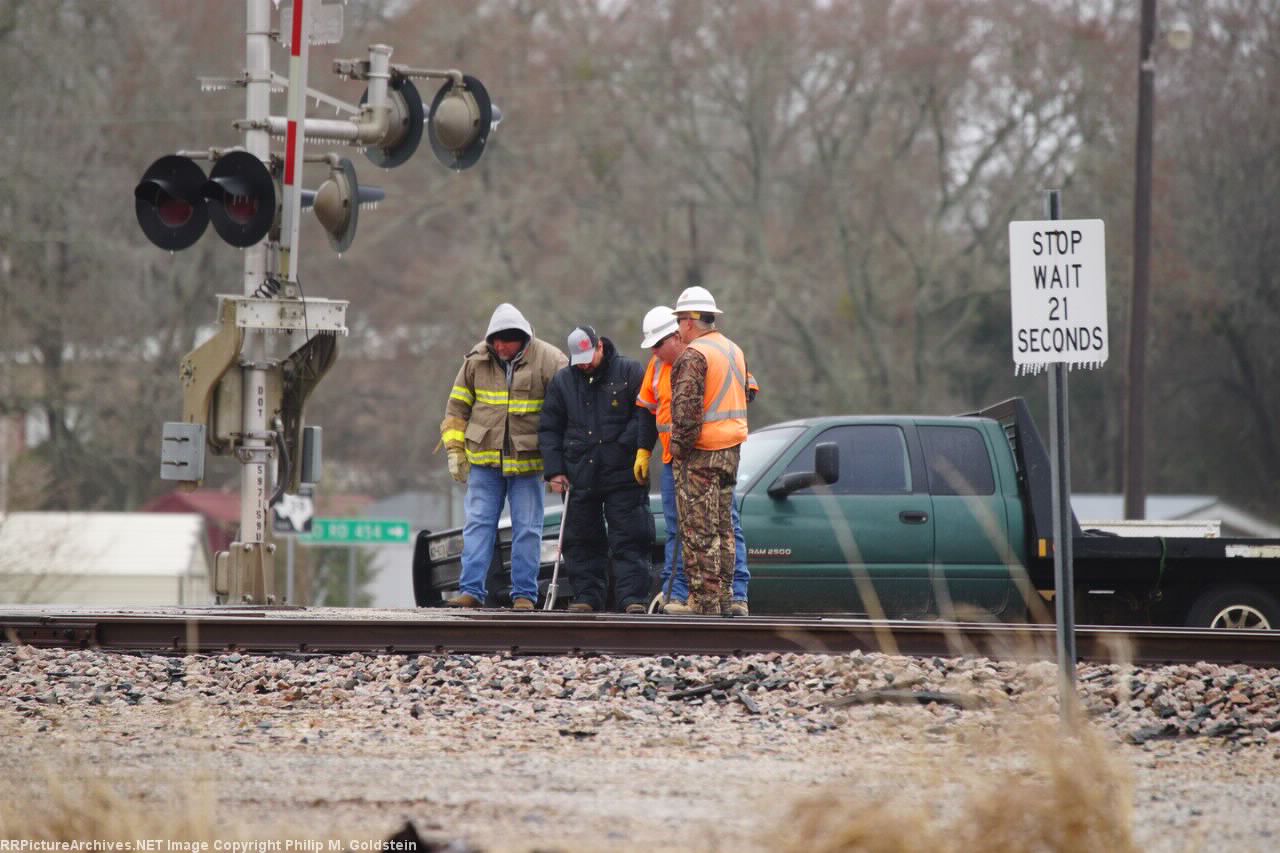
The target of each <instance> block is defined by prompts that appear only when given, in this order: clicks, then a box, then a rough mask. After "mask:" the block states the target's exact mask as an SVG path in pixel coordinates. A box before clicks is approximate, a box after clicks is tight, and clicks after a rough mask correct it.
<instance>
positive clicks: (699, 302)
mask: <svg viewBox="0 0 1280 853" xmlns="http://www.w3.org/2000/svg"><path fill="white" fill-rule="evenodd" d="M675 310H676V313H677V314H680V313H683V312H685V311H694V312H697V313H699V314H723V313H724V312H723V311H721V310H720V309H719V308H717V307H716V299H715V297H714V296H712V295H711V291H709V290H707V289H706V288H705V287H700V286H698V285H696V284H695V285H694V286H693V287H686V288H685V289H684V293H681V294H680V298H679V299H677V300H676V309H675Z"/></svg>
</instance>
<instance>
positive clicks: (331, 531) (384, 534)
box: [303, 518, 412, 545]
mask: <svg viewBox="0 0 1280 853" xmlns="http://www.w3.org/2000/svg"><path fill="white" fill-rule="evenodd" d="M411 532H412V531H411V529H410V525H409V522H407V521H395V520H387V519H384V518H315V519H312V520H311V534H310V535H309V536H304V537H303V541H304V542H308V543H311V544H317V545H390V544H394V543H398V542H408V541H409V535H410V533H411Z"/></svg>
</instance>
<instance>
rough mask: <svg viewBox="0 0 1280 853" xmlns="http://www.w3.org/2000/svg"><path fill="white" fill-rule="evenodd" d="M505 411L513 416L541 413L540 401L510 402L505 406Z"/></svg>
mask: <svg viewBox="0 0 1280 853" xmlns="http://www.w3.org/2000/svg"><path fill="white" fill-rule="evenodd" d="M507 411H508V412H510V413H511V414H513V415H532V414H534V413H535V412H541V411H542V401H541V400H512V401H511V402H510V403H508V404H507Z"/></svg>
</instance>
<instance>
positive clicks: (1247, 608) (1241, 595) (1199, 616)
mask: <svg viewBox="0 0 1280 853" xmlns="http://www.w3.org/2000/svg"><path fill="white" fill-rule="evenodd" d="M1187 627H1189V628H1235V629H1241V628H1258V629H1268V628H1280V602H1278V601H1276V598H1275V596H1273V595H1271V594H1270V593H1269V592H1267V591H1265V590H1262V589H1259V588H1258V587H1256V586H1251V585H1249V584H1226V585H1223V586H1216V587H1213V588H1212V589H1209V590H1208V591H1207V592H1205V593H1204V594H1203V595H1201V596H1200V597H1199V598H1197V599H1196V601H1195V604H1192V605H1191V610H1190V611H1188V613H1187Z"/></svg>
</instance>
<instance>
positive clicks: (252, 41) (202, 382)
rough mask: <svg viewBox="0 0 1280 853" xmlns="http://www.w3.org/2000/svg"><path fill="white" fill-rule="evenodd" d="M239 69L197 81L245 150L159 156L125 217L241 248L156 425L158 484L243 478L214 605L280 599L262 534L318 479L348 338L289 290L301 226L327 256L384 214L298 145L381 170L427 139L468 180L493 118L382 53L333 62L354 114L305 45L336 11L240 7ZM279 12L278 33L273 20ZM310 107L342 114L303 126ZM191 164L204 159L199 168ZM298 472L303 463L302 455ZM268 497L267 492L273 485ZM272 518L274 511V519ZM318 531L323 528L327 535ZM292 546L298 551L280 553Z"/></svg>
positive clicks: (156, 237) (468, 94) (250, 2)
mask: <svg viewBox="0 0 1280 853" xmlns="http://www.w3.org/2000/svg"><path fill="white" fill-rule="evenodd" d="M245 4H246V6H247V13H248V14H247V16H246V26H245V58H246V65H247V67H246V68H245V69H244V71H243V73H241V74H240V75H239V76H237V77H234V78H221V79H220V78H202V79H201V87H202V88H203V89H205V90H210V91H213V90H218V89H230V88H233V87H243V88H245V90H246V102H247V107H248V108H247V110H246V113H245V116H246V117H245V118H243V119H239V120H237V121H235V122H233V124H232V126H233V127H234V128H235V129H236V130H238V131H242V132H243V133H244V144H243V146H242V147H241V146H235V147H228V148H223V149H218V148H210V149H207V150H204V151H195V152H182V151H179V152H176V153H173V154H167V155H165V156H163V157H161V158H160V159H158V160H156V161H155V162H154V163H152V164H151V166H150V167H148V168H147V170H146V171H145V172H144V173H143V175H142V178H141V180H140V181H139V182H138V184H137V186H135V187H134V210H135V213H136V215H137V218H138V225H139V226H140V227H141V228H142V231H143V233H144V234H145V235H146V237H147V239H148V240H150V241H151V242H152V243H154V244H155V245H156V246H159V247H160V248H162V249H167V250H169V251H171V252H175V251H181V250H182V249H186V248H188V247H189V246H191V245H193V244H194V243H195V242H196V241H197V240H199V239H200V237H201V235H202V234H203V233H204V231H205V229H206V228H207V227H208V225H209V224H210V223H212V224H213V227H214V230H215V231H217V233H218V235H219V236H220V237H221V238H222V239H223V240H224V241H226V242H227V243H228V244H230V245H232V246H236V247H239V248H241V249H245V250H246V251H245V252H244V259H245V263H244V270H245V275H244V279H243V284H244V293H243V295H225V294H223V295H219V297H218V298H219V308H218V321H219V323H218V331H217V332H216V333H215V334H214V336H213V337H212V338H210V339H209V340H206V341H205V342H204V343H203V344H201V346H200V347H197V348H196V349H195V350H193V351H192V352H190V353H188V354H187V356H186V358H184V359H183V361H182V363H181V368H180V376H181V379H182V383H183V386H184V387H183V420H182V421H175V422H170V423H166V424H165V428H164V432H163V439H164V445H165V448H166V450H165V452H164V453H162V454H161V463H162V464H161V472H162V477H164V478H165V479H171V480H176V481H179V483H180V484H181V486H182V487H184V488H194V487H196V486H197V485H199V482H200V480H201V478H202V477H203V471H204V454H205V452H206V450H212V452H214V453H215V454H227V455H234V456H235V458H236V459H237V460H238V461H239V462H240V464H241V494H242V496H244V500H242V506H241V511H240V531H239V534H238V536H237V541H235V542H232V543H231V546H230V548H229V550H227V551H222V552H219V553H218V554H216V555H215V558H214V588H215V592H216V594H217V595H218V597H219V600H221V601H232V602H236V603H239V602H249V603H258V604H270V603H274V602H275V601H276V595H275V588H274V579H273V578H274V572H273V568H272V559H273V558H272V554H273V552H274V547H275V546H274V545H272V544H269V543H267V542H265V538H266V527H267V525H268V524H270V523H271V521H269V520H268V519H269V517H270V516H271V513H270V511H269V509H268V507H269V505H270V504H271V503H272V502H271V501H270V500H268V496H269V495H270V494H271V491H272V489H273V488H274V491H275V494H276V497H277V498H279V497H280V496H282V495H284V494H285V493H286V491H289V490H293V491H295V493H296V491H297V490H298V489H299V488H300V486H301V484H302V483H303V482H310V481H307V480H305V477H304V471H305V470H306V469H308V467H309V468H310V469H311V471H313V472H315V471H318V468H319V450H318V441H317V442H316V443H315V452H314V453H309V452H308V451H307V450H306V449H305V447H306V440H305V438H306V435H307V433H308V432H309V431H312V430H313V427H304V426H303V423H304V418H303V408H304V404H305V402H306V399H307V397H308V395H309V394H310V393H311V392H312V391H313V390H314V389H315V386H316V385H317V384H318V383H319V381H320V379H321V378H322V377H323V376H324V374H325V372H326V371H327V370H328V369H329V367H330V366H331V365H332V364H333V361H334V360H335V359H336V357H337V343H336V336H337V335H345V334H346V333H347V326H346V309H347V302H345V301H341V300H329V299H317V298H305V299H304V298H301V288H300V287H299V286H298V245H299V244H298V222H299V218H300V217H299V213H300V211H301V210H302V209H304V208H306V207H311V208H312V209H313V210H314V212H315V214H316V218H317V219H318V220H319V222H320V223H321V225H322V226H323V227H324V229H325V231H326V233H327V235H328V238H329V244H330V246H331V247H332V248H333V249H334V250H335V251H338V252H342V251H345V250H346V249H347V248H349V247H350V246H351V243H352V241H353V240H354V238H355V233H356V225H357V222H358V220H359V216H358V212H359V208H360V206H361V205H362V204H371V203H373V202H376V201H379V200H381V199H382V198H383V197H384V196H385V194H384V193H383V191H382V190H381V189H379V188H377V187H366V186H361V184H360V181H359V180H358V179H357V177H356V170H355V167H354V166H353V165H352V163H351V161H350V160H348V159H346V158H344V157H339V156H338V155H337V154H334V153H326V154H321V155H306V154H305V153H304V150H303V149H304V148H305V147H306V143H307V142H311V141H313V140H317V139H319V140H325V141H326V142H330V143H334V144H341V145H352V146H356V147H359V148H361V149H363V150H364V151H365V153H366V156H368V157H369V159H370V160H371V161H372V162H373V163H374V164H375V165H377V166H380V167H382V168H388V169H389V168H393V167H398V166H401V165H403V164H404V163H406V162H407V161H408V160H409V159H410V158H411V157H412V156H413V154H414V153H415V152H416V151H417V149H418V147H419V145H420V143H421V141H422V137H423V134H424V131H425V132H426V135H427V136H428V138H429V139H430V140H431V148H432V151H433V152H434V153H435V155H436V157H437V158H438V159H439V160H440V161H441V162H442V163H444V164H445V165H446V166H448V167H449V168H452V169H458V170H461V169H468V168H470V167H472V166H474V165H475V164H476V163H477V162H478V161H479V160H480V157H481V156H482V155H483V154H484V150H485V147H486V144H487V142H488V139H489V137H490V135H491V134H492V132H493V130H494V128H496V127H497V125H498V122H499V121H500V120H501V115H502V114H501V111H500V110H499V109H498V108H497V107H496V106H494V105H493V103H492V101H491V100H490V98H489V94H488V92H487V91H486V90H485V88H484V86H483V85H482V84H481V83H480V81H479V80H477V79H475V78H474V77H470V76H468V75H464V74H463V73H462V72H461V71H458V70H454V69H448V70H436V71H433V70H430V69H421V68H411V67H408V66H401V65H391V63H390V56H391V52H392V49H391V48H390V47H389V46H387V45H381V44H375V45H371V46H370V47H369V53H368V59H367V60H358V59H340V60H337V61H335V62H334V63H333V71H334V72H335V73H337V74H339V75H340V76H342V77H343V78H344V79H354V80H363V81H365V82H366V89H365V92H364V95H363V96H362V97H361V99H360V103H359V104H358V105H351V104H346V103H344V102H342V101H340V100H338V99H336V98H333V97H330V96H329V95H326V94H324V93H322V92H317V91H315V90H313V89H311V88H310V87H309V86H308V85H307V56H308V53H309V46H310V45H311V44H321V43H324V44H332V43H335V42H337V41H338V40H340V38H341V30H342V20H341V16H342V10H341V7H339V6H336V5H335V4H323V3H320V2H315V0H292V4H291V5H288V6H285V7H284V8H280V3H279V0H276V2H275V3H272V0H245ZM273 6H274V7H276V9H277V11H278V12H279V14H280V21H279V24H278V25H277V26H274V27H273V26H272V21H271V16H272V7H273ZM273 40H274V41H276V42H278V43H280V44H281V45H283V46H286V47H287V48H288V50H289V53H290V59H289V76H288V77H287V78H286V77H282V76H281V75H279V74H276V73H275V72H274V71H273V70H272V68H271V59H270V56H269V50H268V49H267V48H268V47H269V46H270V42H271V41H273ZM421 78H435V79H437V80H439V81H441V85H440V89H439V90H438V91H437V92H436V93H435V96H434V97H433V98H432V100H431V108H430V110H429V111H428V110H426V109H425V108H424V105H423V100H422V97H421V96H420V95H419V93H418V90H417V87H416V85H415V84H414V82H413V81H414V80H415V79H421ZM273 87H285V88H287V90H288V93H289V108H288V115H287V116H273V115H269V110H270V93H271V89H272V88H273ZM311 101H315V102H316V103H317V104H319V103H324V104H326V105H327V106H330V107H334V108H335V109H336V110H337V112H338V113H339V114H341V113H346V115H345V116H343V117H340V118H335V119H319V118H309V117H307V116H306V105H307V103H308V102H311ZM272 137H275V138H283V139H285V140H286V141H287V147H286V150H285V152H284V155H283V156H281V155H279V154H272V153H271V150H270V149H271V138H272ZM197 161H209V162H210V169H209V172H208V173H207V174H206V172H205V169H204V168H203V167H202V166H200V165H198V163H197ZM307 162H312V163H321V162H322V163H326V164H327V165H328V167H329V175H328V178H327V179H326V180H325V181H324V182H322V184H321V185H320V187H319V188H317V189H315V190H307V189H304V188H303V187H302V185H301V178H302V170H303V166H304V164H305V163H307ZM300 456H301V457H302V460H301V461H302V464H298V462H299V457H300ZM273 484H274V485H273ZM281 509H282V510H287V511H288V515H289V519H288V521H289V526H290V527H295V529H296V527H297V525H298V522H299V521H301V520H303V518H304V516H308V515H309V512H305V511H304V510H305V509H306V508H305V507H303V506H302V505H301V504H300V503H299V502H298V501H290V502H289V503H288V504H287V505H286V504H284V503H283V502H282V504H281ZM277 515H279V513H278V514H277ZM363 524H365V526H353V527H349V528H335V530H339V529H344V530H350V531H355V532H354V533H352V535H353V536H362V535H368V536H371V537H372V538H373V540H375V541H408V536H409V533H408V526H407V525H398V526H395V528H394V530H393V529H392V528H391V527H386V528H384V527H381V526H377V525H374V526H372V527H370V526H367V525H368V523H367V522H364V523H363ZM324 529H325V530H326V531H327V530H328V529H329V528H327V527H326V528H324ZM290 541H292V540H290Z"/></svg>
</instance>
